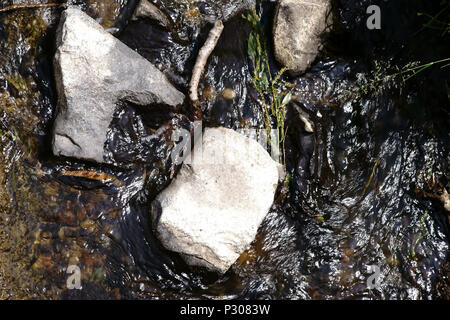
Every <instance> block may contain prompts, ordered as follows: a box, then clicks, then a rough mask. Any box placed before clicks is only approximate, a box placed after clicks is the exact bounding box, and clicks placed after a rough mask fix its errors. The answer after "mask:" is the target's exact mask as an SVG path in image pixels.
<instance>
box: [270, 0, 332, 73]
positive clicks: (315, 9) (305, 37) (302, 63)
mask: <svg viewBox="0 0 450 320" xmlns="http://www.w3.org/2000/svg"><path fill="white" fill-rule="evenodd" d="M329 11H330V2H329V0H308V1H304V2H303V1H298V0H281V1H280V3H279V4H278V7H277V10H276V14H275V21H274V30H273V34H274V46H275V57H276V59H277V60H278V62H280V63H281V64H283V65H284V66H286V67H287V68H288V69H289V70H290V72H291V73H292V74H293V75H298V74H300V73H302V72H304V71H305V70H306V69H307V68H309V67H310V66H311V63H312V62H313V61H314V59H315V58H316V56H317V54H318V52H319V49H320V46H321V40H320V36H321V34H322V33H323V32H324V31H325V29H326V27H327V15H328V13H329Z"/></svg>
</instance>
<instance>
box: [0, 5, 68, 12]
mask: <svg viewBox="0 0 450 320" xmlns="http://www.w3.org/2000/svg"><path fill="white" fill-rule="evenodd" d="M65 6H67V3H38V4H12V5H10V6H6V7H4V8H1V9H0V13H4V12H8V11H14V10H20V9H39V8H53V7H65Z"/></svg>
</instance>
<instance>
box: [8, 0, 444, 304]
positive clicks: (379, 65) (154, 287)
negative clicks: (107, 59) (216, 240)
mask: <svg viewBox="0 0 450 320" xmlns="http://www.w3.org/2000/svg"><path fill="white" fill-rule="evenodd" d="M24 2H25V1H22V3H24ZM153 2H154V3H155V5H157V6H158V7H159V8H160V9H161V10H162V11H163V12H164V13H165V14H166V15H167V17H168V19H169V21H170V25H169V26H168V27H166V28H163V27H161V26H159V25H158V24H157V23H156V22H155V21H151V20H145V21H134V22H129V18H130V14H131V12H132V11H133V8H134V6H135V5H136V1H124V0H108V1H97V0H77V1H72V2H71V3H72V4H76V5H79V6H80V7H81V8H83V9H84V10H86V12H87V13H88V14H89V15H91V16H92V17H94V18H96V19H97V21H99V22H100V23H101V24H102V25H103V26H104V27H105V28H111V27H115V28H117V29H116V30H117V33H116V36H117V37H118V38H119V39H120V40H121V41H123V42H125V43H126V44H127V45H129V46H130V47H132V48H133V49H135V50H137V51H138V52H139V53H140V54H141V55H143V56H144V57H145V58H146V59H148V60H149V61H151V62H152V63H154V64H155V65H156V66H157V67H158V68H159V69H160V70H163V71H164V73H165V74H166V75H167V77H168V78H169V79H170V80H171V82H172V83H173V84H174V85H175V86H176V87H177V88H179V89H180V90H181V91H183V92H184V93H187V85H188V82H189V79H190V75H191V70H192V67H193V64H194V62H195V59H196V54H197V52H198V49H199V47H200V46H201V44H202V43H203V42H204V40H205V39H206V35H207V33H208V31H209V28H210V26H211V25H210V23H211V21H214V20H215V19H217V18H224V19H226V23H225V29H224V33H223V34H222V37H221V40H220V41H219V43H218V46H217V48H216V49H215V51H214V53H213V55H212V56H211V58H210V60H209V63H208V65H207V67H206V70H205V74H204V76H203V77H202V81H201V84H200V90H201V91H202V95H201V101H202V109H203V114H204V123H203V126H218V125H222V126H225V127H229V128H233V129H242V128H263V121H262V115H261V112H260V107H259V102H258V95H257V93H256V91H255V89H254V88H253V82H252V67H251V62H250V60H249V59H248V56H247V38H248V35H249V32H250V31H251V26H250V25H249V23H248V22H247V21H246V20H244V19H243V18H242V17H241V14H240V13H238V14H236V12H239V9H240V8H241V6H240V4H242V2H241V1H225V0H213V1H204V2H202V1H194V0H188V1H181V0H156V1H153ZM250 2H251V1H250ZM372 2H374V3H377V2H378V4H379V5H380V6H381V8H382V12H383V16H382V17H383V19H382V29H381V30H375V31H371V30H368V29H367V28H366V27H365V21H366V17H367V16H366V14H365V9H366V8H367V6H369V5H370V4H372ZM0 3H1V4H2V6H5V5H7V4H10V3H11V1H5V0H2V1H0ZM15 3H17V2H15ZM26 3H38V1H27V2H26ZM61 10H62V9H61V8H59V9H38V10H20V11H13V12H9V13H4V14H0V118H1V123H0V130H1V134H0V180H1V184H0V298H3V299H7V298H113V299H123V298H144V299H155V298H158V299H166V298H212V299H215V298H222V299H223V298H225V299H228V298H246V299H250V298H255V299H321V298H327V299H343V298H352V299H361V298H372V299H389V298H397V299H399V298H402V299H417V298H421V299H423V298H427V299H428V298H446V299H448V298H449V297H450V294H449V291H445V290H441V289H439V288H443V287H444V288H445V286H447V290H448V288H449V286H448V283H447V284H446V283H445V276H446V275H447V273H448V272H450V271H449V268H448V263H447V267H446V268H444V265H445V264H446V262H447V261H448V247H449V220H448V212H446V211H445V209H444V206H443V203H442V202H441V201H440V200H439V199H438V194H441V193H442V190H443V188H446V187H448V175H449V162H448V154H449V141H448V140H449V138H448V120H449V118H448V110H449V109H448V107H449V96H448V84H447V82H446V81H448V79H449V77H448V76H449V73H448V69H442V68H439V67H433V68H431V69H429V70H426V71H424V72H423V73H421V74H419V75H417V76H415V77H413V78H412V79H410V80H408V81H407V82H406V83H404V84H403V83H401V82H398V83H395V84H394V85H391V86H387V85H386V86H384V85H383V83H381V82H380V83H377V86H376V87H377V88H375V90H372V91H370V90H369V91H366V90H360V89H358V88H361V87H363V85H362V84H361V83H370V81H371V80H373V79H376V78H377V77H382V76H383V75H386V74H390V73H393V72H395V70H396V68H395V67H396V66H400V67H401V66H404V65H406V64H407V63H408V62H410V61H420V62H422V63H425V62H429V61H433V60H438V59H439V58H446V57H448V46H447V45H446V44H447V43H448V40H449V39H448V35H441V34H440V33H436V32H435V31H433V30H428V29H424V30H421V25H422V23H423V22H424V20H423V18H424V17H423V15H422V16H419V15H417V13H418V12H427V13H430V14H436V13H437V12H438V11H439V10H440V7H439V3H438V1H436V3H433V2H432V1H411V0H409V1H406V0H400V1H393V0H390V1H384V2H383V1H371V2H370V3H369V1H365V0H360V1H346V0H340V1H339V0H336V1H333V18H334V23H333V29H332V30H331V31H330V32H329V34H327V35H326V36H325V37H324V42H325V46H324V48H323V50H322V53H321V55H320V56H319V57H318V59H317V60H316V62H315V63H314V65H313V66H312V68H311V69H310V70H309V71H308V72H307V73H306V74H304V75H302V76H300V77H297V78H288V77H286V79H285V80H287V81H290V82H292V83H295V90H294V95H293V100H292V101H291V103H290V105H289V107H288V111H287V117H286V125H287V128H288V129H287V138H286V142H285V154H286V168H287V172H288V173H289V174H290V180H289V183H288V184H286V185H285V186H284V187H283V188H280V190H279V191H278V194H277V197H276V201H275V203H274V205H273V207H272V208H271V210H270V212H269V214H268V216H267V218H266V219H265V220H264V222H263V224H262V225H261V227H260V229H259V231H258V235H257V238H256V239H255V241H254V242H253V244H252V246H251V248H250V249H249V250H247V251H246V252H244V253H243V254H242V255H241V257H240V258H239V259H238V261H237V262H236V263H235V264H234V265H233V266H232V268H231V269H230V270H229V271H228V272H227V273H226V274H225V275H223V276H219V275H217V274H215V273H211V272H208V271H205V270H204V269H201V268H192V267H188V266H187V265H186V264H185V263H184V262H183V260H182V259H181V258H180V257H179V256H178V255H177V254H174V253H171V252H168V251H166V250H164V249H163V248H162V247H161V245H160V244H159V242H158V240H157V239H156V238H155V237H154V235H153V233H152V228H151V221H150V219H149V216H148V214H149V210H150V203H151V200H152V199H153V198H154V197H155V196H156V194H158V192H159V191H161V190H162V189H163V188H164V187H165V186H166V185H167V184H168V183H170V176H171V171H172V166H171V163H170V161H169V157H168V155H169V151H170V150H171V148H172V147H173V142H171V141H170V139H169V137H170V132H171V131H172V130H173V129H174V128H180V127H183V128H187V129H189V128H190V123H189V118H190V115H189V110H188V109H189V108H188V107H186V108H185V109H186V112H185V114H167V113H165V112H164V111H163V110H152V112H151V113H148V112H144V111H143V110H141V109H140V108H139V107H137V106H132V105H124V106H118V107H117V111H116V115H115V118H114V120H113V122H112V124H111V127H110V129H109V133H108V143H107V145H106V146H105V147H106V149H107V151H108V156H109V159H110V160H111V162H112V163H113V164H112V165H97V164H94V163H88V162H82V161H77V160H74V159H61V158H56V157H54V156H53V155H52V153H51V148H50V147H51V128H52V121H53V119H54V117H55V110H56V105H55V104H56V98H55V96H56V91H55V84H54V79H53V75H52V58H53V54H54V51H55V47H54V38H55V29H56V25H57V23H58V19H59V16H60V13H61ZM258 12H259V13H260V14H261V16H262V23H263V24H264V26H265V28H266V33H267V34H268V35H270V29H271V21H272V19H273V15H274V4H273V3H272V2H268V1H262V2H261V3H260V4H258ZM416 31H419V32H417V33H416ZM267 40H268V43H269V44H271V42H270V41H271V40H270V39H267ZM269 47H270V45H269ZM269 54H270V56H271V65H272V67H273V69H274V70H275V71H277V70H278V66H277V65H276V63H275V61H274V60H273V57H272V53H271V52H269ZM446 55H447V56H446ZM361 81H362V82H361ZM225 89H232V90H233V91H234V93H235V97H234V98H233V99H229V97H227V95H226V94H224V90H225ZM298 109H302V110H303V112H304V113H306V114H307V115H308V116H309V118H310V119H311V121H312V122H313V124H314V133H308V132H306V131H305V130H304V125H303V123H302V122H301V120H300V119H299V115H298V111H297V110H298ZM68 265H77V266H79V267H80V268H81V274H82V286H83V287H82V290H68V289H67V288H66V279H67V277H68V275H67V274H66V268H67V267H68ZM369 266H370V267H369ZM375 280H377V281H375Z"/></svg>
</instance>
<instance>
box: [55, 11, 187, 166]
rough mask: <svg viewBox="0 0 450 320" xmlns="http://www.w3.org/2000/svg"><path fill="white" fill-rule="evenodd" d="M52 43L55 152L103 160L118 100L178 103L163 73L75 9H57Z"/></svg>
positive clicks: (180, 96)
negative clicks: (60, 12)
mask: <svg viewBox="0 0 450 320" xmlns="http://www.w3.org/2000/svg"><path fill="white" fill-rule="evenodd" d="M56 46H57V50H56V55H55V62H54V68H55V80H56V87H57V91H58V115H57V118H56V120H55V126H54V131H53V133H54V136H53V153H54V154H55V155H64V156H68V157H76V158H80V159H85V160H93V161H97V162H104V157H103V155H104V152H103V148H104V145H105V142H106V134H107V130H108V127H109V125H110V123H111V120H112V118H113V115H114V111H115V109H116V106H117V104H118V103H119V102H120V101H123V100H127V101H130V102H133V103H135V104H138V105H142V106H149V105H152V104H159V105H165V106H167V108H168V110H170V109H172V110H174V109H175V108H176V107H177V106H179V105H181V104H182V103H183V100H184V95H183V94H182V93H181V92H179V91H178V90H176V89H175V88H174V87H173V86H172V85H171V84H170V83H169V81H168V80H167V79H166V77H165V76H164V74H163V73H161V72H160V71H159V70H158V69H157V68H156V67H155V66H153V65H152V64H151V63H150V62H148V61H147V60H146V59H144V58H143V57H141V56H140V55H139V54H138V53H136V52H135V51H133V50H132V49H130V48H129V47H127V46H126V45H125V44H123V43H122V42H120V41H119V40H118V39H116V38H115V37H114V36H112V35H111V34H109V33H108V32H106V31H105V30H104V29H103V28H102V27H101V26H100V25H99V24H98V23H97V22H96V21H95V20H94V19H92V18H90V17H89V16H88V15H87V14H85V13H84V12H82V11H81V10H79V9H76V8H71V7H70V8H68V9H67V10H65V11H64V12H63V14H62V16H61V21H60V24H59V27H58V30H57V41H56Z"/></svg>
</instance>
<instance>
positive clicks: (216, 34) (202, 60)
mask: <svg viewBox="0 0 450 320" xmlns="http://www.w3.org/2000/svg"><path fill="white" fill-rule="evenodd" d="M222 31H223V23H222V21H220V20H218V21H216V22H215V23H214V27H213V28H212V29H211V31H209V35H208V38H207V39H206V41H205V44H204V45H203V47H202V48H201V49H200V51H199V53H198V56H197V60H196V62H195V66H194V69H193V70H192V78H191V82H190V83H189V98H190V99H191V102H192V104H193V105H194V106H197V105H198V92H197V91H198V84H199V82H200V77H201V76H202V73H203V71H204V69H205V66H206V62H207V60H208V58H209V56H210V55H211V52H212V51H213V50H214V48H215V47H216V45H217V41H219V38H220V35H221V34H222Z"/></svg>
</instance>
